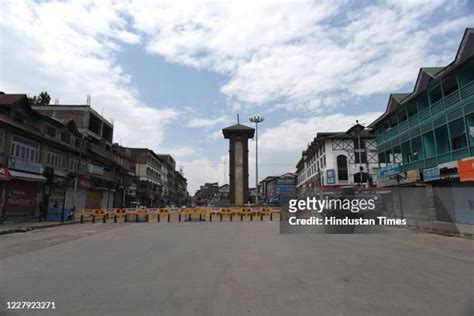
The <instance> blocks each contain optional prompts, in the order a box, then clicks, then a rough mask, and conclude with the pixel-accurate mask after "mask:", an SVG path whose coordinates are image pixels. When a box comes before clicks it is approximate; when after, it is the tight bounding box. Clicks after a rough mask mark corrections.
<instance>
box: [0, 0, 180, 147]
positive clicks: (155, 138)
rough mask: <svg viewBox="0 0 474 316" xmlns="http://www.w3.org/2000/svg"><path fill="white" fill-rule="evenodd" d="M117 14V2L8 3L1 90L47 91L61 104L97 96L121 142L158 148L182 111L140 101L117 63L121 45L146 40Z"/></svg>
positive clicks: (0, 19) (0, 20) (0, 15)
mask: <svg viewBox="0 0 474 316" xmlns="http://www.w3.org/2000/svg"><path fill="white" fill-rule="evenodd" d="M119 9H120V8H119V7H118V6H117V4H115V3H114V2H112V1H98V2H92V1H70V2H56V1H51V2H44V3H36V2H26V1H6V2H2V10H1V12H0V30H1V42H0V43H1V44H0V45H1V52H2V58H1V62H0V67H1V69H0V73H1V77H0V85H1V87H2V90H3V91H5V92H7V93H8V92H10V93H11V92H17V93H18V92H20V93H21V92H22V93H25V92H26V93H29V94H37V93H39V92H40V91H44V90H46V91H48V92H49V93H50V95H51V96H52V99H53V100H54V99H56V98H59V101H60V103H72V104H77V103H83V102H84V103H85V100H86V95H87V94H91V95H92V104H93V106H95V109H96V110H97V111H98V112H99V113H101V112H103V113H104V116H105V117H106V118H108V119H109V120H112V119H113V121H114V126H115V131H114V139H115V141H121V142H122V143H123V144H124V145H130V146H144V147H145V146H146V147H150V148H153V149H157V147H159V145H160V142H161V140H162V139H163V136H164V132H165V128H166V126H167V124H168V123H170V122H171V121H172V120H174V119H175V118H176V116H177V111H176V110H174V109H173V108H160V109H158V108H153V107H150V106H149V105H147V104H144V103H143V102H141V101H140V96H139V95H138V92H137V91H136V90H134V89H133V88H131V86H130V77H129V76H128V75H127V74H126V73H125V72H124V71H123V69H122V68H121V67H120V65H118V64H117V62H116V59H115V54H116V52H117V50H119V49H120V46H121V45H122V44H123V43H128V44H134V43H138V42H139V41H140V36H139V35H138V34H135V33H132V32H130V30H127V21H126V19H125V18H124V17H123V12H120V11H119ZM144 135H146V137H144Z"/></svg>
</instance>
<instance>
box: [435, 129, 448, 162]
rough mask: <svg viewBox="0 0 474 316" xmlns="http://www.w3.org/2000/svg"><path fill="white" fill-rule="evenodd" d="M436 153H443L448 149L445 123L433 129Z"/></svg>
mask: <svg viewBox="0 0 474 316" xmlns="http://www.w3.org/2000/svg"><path fill="white" fill-rule="evenodd" d="M435 135H436V149H437V154H438V155H441V154H445V153H447V152H448V151H449V150H450V147H449V137H448V128H447V126H446V125H443V126H441V127H440V128H437V129H436V130H435Z"/></svg>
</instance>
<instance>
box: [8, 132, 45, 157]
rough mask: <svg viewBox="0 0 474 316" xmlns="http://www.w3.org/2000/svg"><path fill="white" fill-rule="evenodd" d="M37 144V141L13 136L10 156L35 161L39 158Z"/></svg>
mask: <svg viewBox="0 0 474 316" xmlns="http://www.w3.org/2000/svg"><path fill="white" fill-rule="evenodd" d="M39 146H40V145H39V144H38V143H37V142H34V141H31V140H29V139H26V138H23V137H19V136H13V137H12V143H11V148H10V155H11V156H12V157H16V158H22V159H25V160H29V161H34V162H37V161H38V158H39V148H40V147H39Z"/></svg>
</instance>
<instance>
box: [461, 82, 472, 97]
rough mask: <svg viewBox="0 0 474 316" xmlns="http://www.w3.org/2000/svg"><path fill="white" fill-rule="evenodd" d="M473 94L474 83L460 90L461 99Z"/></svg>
mask: <svg viewBox="0 0 474 316" xmlns="http://www.w3.org/2000/svg"><path fill="white" fill-rule="evenodd" d="M473 94H474V81H471V82H470V83H468V84H467V85H465V86H464V87H462V88H461V98H463V99H464V98H467V97H469V96H471V95H473Z"/></svg>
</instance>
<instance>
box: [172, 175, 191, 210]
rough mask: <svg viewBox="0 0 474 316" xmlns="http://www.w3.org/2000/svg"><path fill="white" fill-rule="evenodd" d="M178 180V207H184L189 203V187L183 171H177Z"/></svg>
mask: <svg viewBox="0 0 474 316" xmlns="http://www.w3.org/2000/svg"><path fill="white" fill-rule="evenodd" d="M175 179H176V206H179V207H181V206H183V205H186V204H187V203H188V189H187V187H188V185H187V180H186V178H185V177H184V175H183V173H182V171H175Z"/></svg>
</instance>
